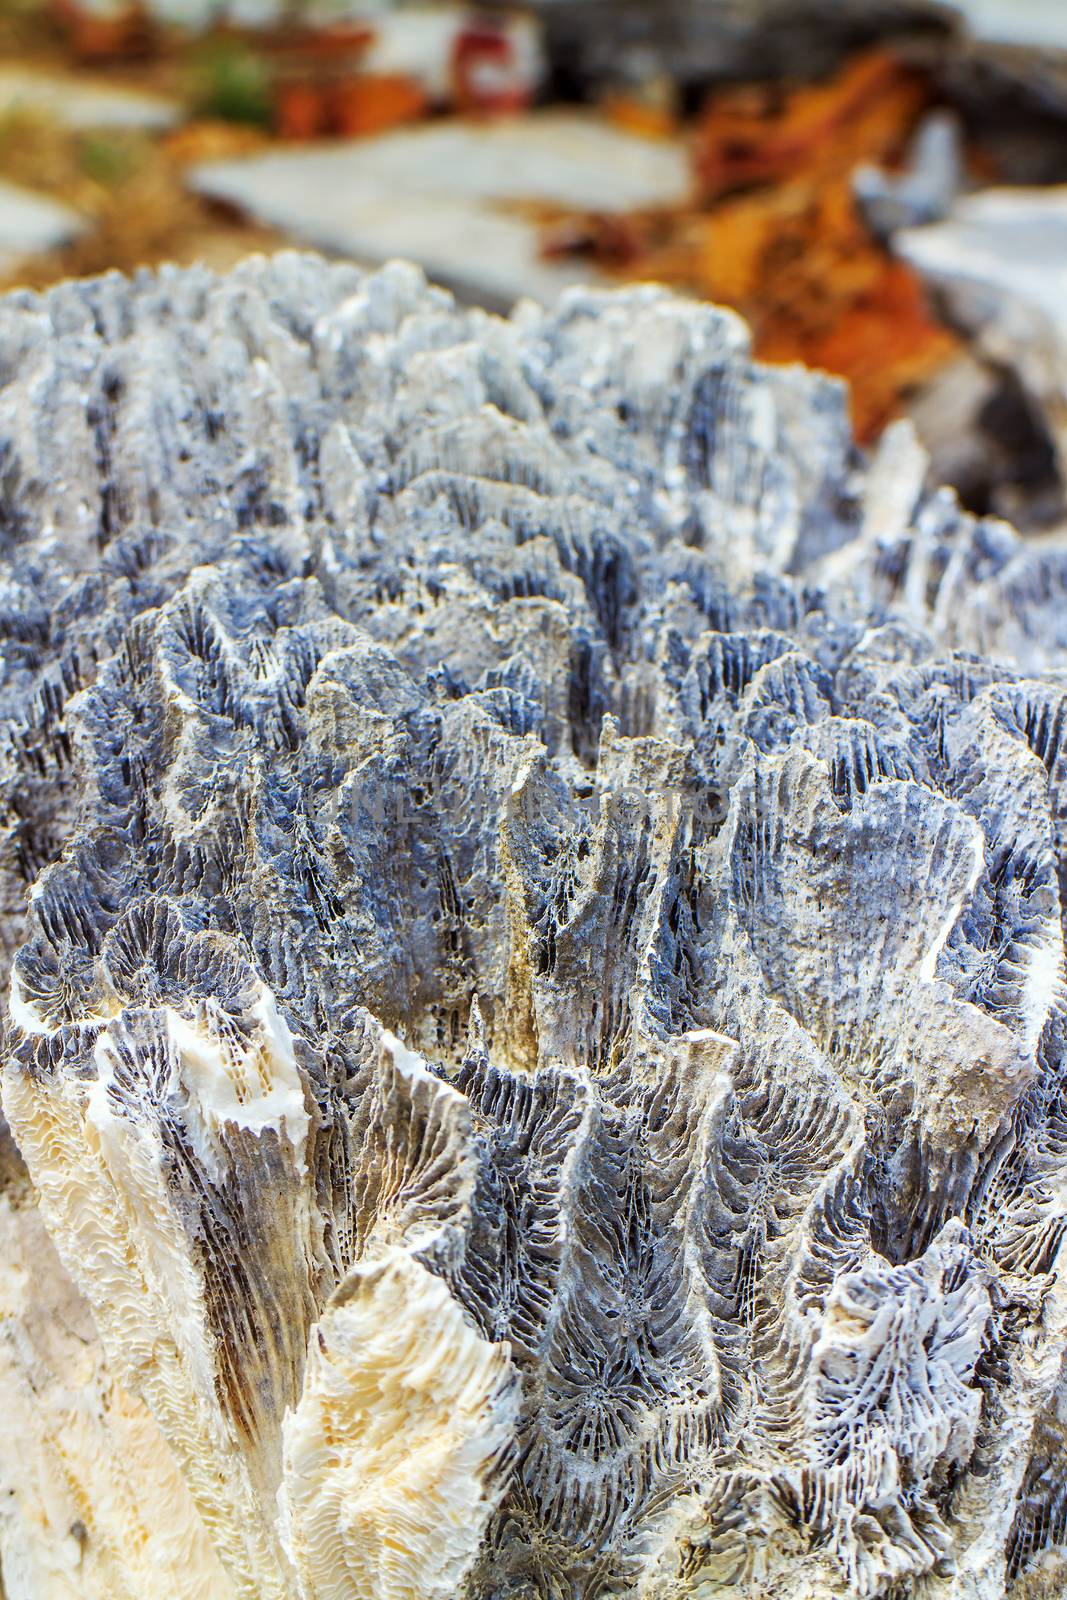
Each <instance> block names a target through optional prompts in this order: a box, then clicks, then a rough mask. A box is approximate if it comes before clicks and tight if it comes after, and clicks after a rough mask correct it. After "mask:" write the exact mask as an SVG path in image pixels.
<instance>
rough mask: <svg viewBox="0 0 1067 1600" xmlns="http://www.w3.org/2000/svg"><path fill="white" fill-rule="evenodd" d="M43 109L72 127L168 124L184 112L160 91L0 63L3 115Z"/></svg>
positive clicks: (157, 126) (146, 129)
mask: <svg viewBox="0 0 1067 1600" xmlns="http://www.w3.org/2000/svg"><path fill="white" fill-rule="evenodd" d="M22 109H26V110H30V111H39V112H43V113H44V114H45V115H46V116H49V117H54V118H55V120H56V121H57V122H60V123H62V124H63V125H64V126H65V127H68V128H137V129H144V130H145V131H151V130H153V129H156V128H169V127H171V126H172V125H173V124H174V123H176V122H177V121H178V120H179V116H180V112H179V110H178V108H177V107H176V106H174V105H173V104H172V103H171V102H170V101H169V100H164V99H162V98H161V97H160V96H158V95H150V94H140V93H138V92H135V91H134V90H132V89H124V88H121V87H116V86H115V85H113V84H108V83H99V82H94V81H93V80H92V79H91V78H85V77H81V78H73V77H72V78H62V77H55V76H52V75H50V74H48V73H44V72H32V71H29V70H25V69H23V68H21V67H10V66H5V67H0V116H2V115H5V114H6V113H9V112H11V111H15V110H22Z"/></svg>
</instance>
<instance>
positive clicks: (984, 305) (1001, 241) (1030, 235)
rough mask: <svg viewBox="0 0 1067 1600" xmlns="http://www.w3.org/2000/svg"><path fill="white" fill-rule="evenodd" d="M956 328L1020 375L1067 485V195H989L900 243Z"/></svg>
mask: <svg viewBox="0 0 1067 1600" xmlns="http://www.w3.org/2000/svg"><path fill="white" fill-rule="evenodd" d="M894 245H895V248H896V249H897V250H898V251H899V252H900V254H901V255H902V256H903V257H904V258H905V259H906V260H907V261H910V262H911V264H912V265H913V266H914V267H915V268H916V269H917V270H918V271H919V272H920V273H922V275H923V276H924V277H925V278H926V279H927V281H928V282H929V283H930V285H931V286H932V288H933V289H934V291H935V292H936V294H937V296H938V298H939V301H940V303H941V305H942V306H943V308H944V310H945V312H946V314H947V316H948V317H949V319H950V320H951V321H952V323H953V324H954V325H955V326H956V327H957V328H959V329H960V330H961V331H962V332H963V333H965V334H966V335H967V336H968V338H969V339H970V340H971V341H972V343H973V346H974V348H975V350H976V352H977V353H978V354H979V356H980V357H981V358H982V359H983V360H985V361H986V362H988V363H989V364H990V365H992V366H993V367H997V368H1007V369H1010V370H1011V371H1012V372H1014V373H1015V374H1016V375H1017V377H1018V381H1019V383H1020V384H1021V386H1022V388H1023V390H1024V391H1025V393H1026V394H1027V395H1028V396H1029V397H1030V399H1031V401H1032V403H1033V404H1034V406H1035V407H1036V408H1037V409H1038V410H1039V411H1040V413H1041V415H1042V416H1043V417H1044V419H1045V424H1046V427H1047V429H1048V433H1049V437H1050V438H1051V440H1052V441H1053V445H1054V447H1055V450H1056V454H1057V457H1058V461H1059V468H1060V477H1061V480H1064V481H1067V470H1065V469H1067V300H1065V297H1064V292H1063V288H1064V282H1065V281H1067V188H1065V187H1059V188H1054V189H989V190H986V191H984V192H982V193H979V194H972V195H967V196H965V197H964V198H963V199H962V200H960V201H959V202H958V204H957V205H956V206H955V207H954V208H953V211H952V213H951V215H950V216H949V218H948V219H947V220H946V221H944V222H942V223H938V224H936V225H935V226H932V227H928V228H914V229H906V230H904V231H902V232H901V233H899V234H898V235H897V236H896V238H895V241H894Z"/></svg>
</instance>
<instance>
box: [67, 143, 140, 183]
mask: <svg viewBox="0 0 1067 1600" xmlns="http://www.w3.org/2000/svg"><path fill="white" fill-rule="evenodd" d="M78 156H79V164H80V166H81V170H82V171H83V172H84V174H85V176H86V177H87V178H92V180H93V182H94V183H99V184H102V185H103V186H104V187H105V188H107V189H112V188H114V186H115V185H116V184H117V183H122V181H123V180H124V179H125V178H128V177H129V176H130V174H131V172H133V170H134V168H135V167H136V166H137V164H138V160H137V152H136V151H135V150H134V149H132V148H131V143H130V141H129V140H124V139H121V138H116V137H114V136H113V135H111V134H106V133H91V134H87V135H86V137H85V138H84V139H83V140H82V142H81V148H80V150H79V152H78Z"/></svg>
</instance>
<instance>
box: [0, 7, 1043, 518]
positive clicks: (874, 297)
mask: <svg viewBox="0 0 1067 1600" xmlns="http://www.w3.org/2000/svg"><path fill="white" fill-rule="evenodd" d="M287 244H298V245H309V246H314V247H316V248H318V249H321V250H323V251H325V252H326V253H328V254H333V255H336V256H344V257H348V258H352V259H355V260H357V261H360V262H363V263H366V264H376V263H378V262H381V261H383V260H386V259H389V258H390V257H393V256H396V255H403V256H408V257H410V258H412V259H414V260H415V261H417V262H419V263H420V264H421V265H422V266H423V267H424V268H425V270H426V272H427V273H428V275H429V276H430V277H431V278H433V279H435V280H436V281H439V282H442V283H444V284H446V285H447V286H448V287H449V288H451V289H452V290H453V291H454V292H455V293H456V294H457V295H458V296H459V297H460V298H461V299H463V300H464V301H466V302H469V303H471V304H482V305H486V306H489V307H491V308H492V309H494V310H506V309H508V308H509V307H510V306H511V305H512V304H514V303H515V301H516V300H519V299H521V298H522V297H524V296H532V297H534V298H536V299H539V300H542V301H552V300H553V299H555V298H556V297H557V296H558V295H559V293H560V292H561V290H562V289H563V288H564V287H565V286H566V285H567V284H569V283H573V282H576V281H595V282H600V283H617V282H626V281H638V280H647V279H654V280H657V281H660V282H663V283H667V284H671V285H673V286H674V287H676V288H677V289H678V290H680V291H681V292H683V293H688V294H693V295H697V296H701V297H704V298H706V299H710V300H714V301H716V302H718V303H720V304H725V305H729V306H733V307H736V308H737V310H738V311H740V312H741V313H742V314H743V315H744V317H745V318H746V319H747V320H748V322H749V323H750V325H751V327H752V330H753V338H754V347H755V351H756V354H757V355H758V356H759V357H760V358H762V359H766V360H770V361H782V362H788V361H795V360H802V361H804V362H806V363H808V364H809V365H812V366H817V367H821V368H824V369H826V370H828V371H830V372H832V373H836V374H839V375H840V376H842V377H843V378H846V379H847V380H848V382H849V384H850V392H851V404H852V412H853V418H854V423H855V427H856V431H857V435H858V437H859V438H860V440H861V441H862V442H864V443H867V444H870V443H873V442H874V441H876V440H877V438H878V437H879V435H880V434H881V433H882V432H883V430H884V429H885V428H886V427H887V426H889V425H890V424H891V423H892V422H893V421H894V420H895V419H896V418H898V417H900V416H902V415H907V416H910V417H911V418H912V419H913V421H914V423H915V425H916V427H917V429H918V431H919V434H920V437H921V438H922V440H923V442H924V444H925V445H926V447H927V448H928V450H929V451H930V453H931V456H932V458H933V466H934V471H935V473H936V474H937V476H938V477H940V478H941V479H943V480H944V481H946V482H949V483H951V484H953V485H954V486H956V488H957V489H958V491H959V493H960V495H961V497H962V499H963V500H964V502H965V503H966V504H967V505H968V506H970V507H971V508H972V509H974V510H976V511H979V512H983V513H985V512H994V513H998V514H1003V515H1006V516H1008V517H1010V518H1011V519H1012V520H1014V521H1015V522H1017V523H1018V524H1019V525H1020V526H1022V527H1023V528H1025V529H1027V530H1029V531H1031V532H1034V533H1036V534H1041V533H1044V532H1047V531H1049V530H1052V529H1057V528H1061V527H1062V526H1063V525H1064V523H1065V522H1067V512H1065V483H1067V0H955V3H951V4H950V3H932V0H528V3H526V4H520V5H512V4H509V5H504V4H494V3H491V0H487V3H483V4H478V5H468V4H462V3H449V0H439V3H428V0H419V3H414V0H413V3H407V4H405V3H403V0H392V3H390V0H0V287H2V288H5V289H8V288H13V287H18V286H27V287H33V288H39V287H42V286H45V285H47V284H48V283H50V282H53V281H55V280H56V279H58V278H60V277H67V276H78V275H83V274H87V273H92V272H99V271H102V270H105V269H107V268H111V267H118V268H122V269H123V270H126V271H129V270H133V269H134V268H136V267H138V266H141V265H151V264H155V263H158V262H161V261H169V260H173V261H179V262H182V263H189V262H193V261H203V262H206V263H207V264H209V265H211V266H219V267H223V266H228V265H230V264H232V263H233V262H234V261H235V260H237V259H239V258H240V257H241V256H243V255H246V254H248V253H249V252H251V251H253V250H261V249H274V248H278V247H281V246H283V245H287Z"/></svg>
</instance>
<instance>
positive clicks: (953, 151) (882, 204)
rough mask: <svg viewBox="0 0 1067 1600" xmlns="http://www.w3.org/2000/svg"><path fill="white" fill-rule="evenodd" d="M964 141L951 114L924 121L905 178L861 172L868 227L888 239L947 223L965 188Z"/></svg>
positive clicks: (858, 181)
mask: <svg viewBox="0 0 1067 1600" xmlns="http://www.w3.org/2000/svg"><path fill="white" fill-rule="evenodd" d="M963 176H964V173H963V141H962V135H961V131H960V125H959V121H958V119H957V118H956V117H955V116H954V115H953V114H952V112H950V111H933V112H931V113H930V114H929V115H928V116H926V117H924V118H923V121H922V123H921V124H920V126H919V129H918V132H917V133H916V135H915V138H914V140H913V141H912V145H911V148H910V150H909V151H908V159H907V163H906V165H905V169H904V171H903V172H902V173H899V174H896V173H888V172H883V171H882V170H881V169H880V168H878V167H872V166H863V167H858V168H857V169H856V171H855V173H854V174H853V179H852V183H853V188H854V190H855V193H856V199H857V200H858V202H859V205H860V209H861V210H862V212H863V215H864V217H865V218H866V220H867V223H868V225H869V226H870V227H871V228H872V229H873V231H874V232H875V233H876V234H878V236H879V237H880V238H882V239H889V238H891V237H892V235H893V234H895V233H897V232H899V231H900V229H901V228H908V227H921V226H923V225H924V224H926V223H930V222H941V221H942V220H943V219H944V218H945V217H946V216H947V215H948V213H949V211H950V210H951V209H952V205H953V202H954V201H955V200H957V199H958V198H959V193H960V190H961V188H962V187H963Z"/></svg>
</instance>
